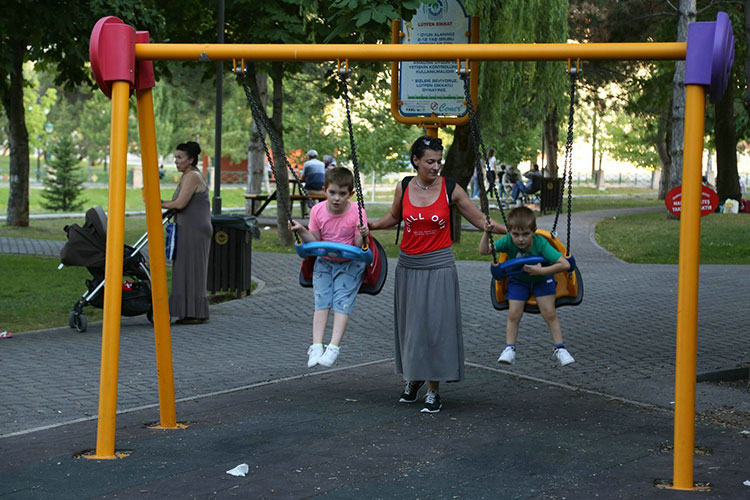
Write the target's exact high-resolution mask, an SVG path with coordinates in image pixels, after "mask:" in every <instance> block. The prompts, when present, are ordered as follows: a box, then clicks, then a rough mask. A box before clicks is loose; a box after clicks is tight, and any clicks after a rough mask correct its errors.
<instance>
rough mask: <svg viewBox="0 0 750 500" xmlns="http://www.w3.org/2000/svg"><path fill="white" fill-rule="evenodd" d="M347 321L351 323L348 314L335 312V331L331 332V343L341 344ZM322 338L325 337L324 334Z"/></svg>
mask: <svg viewBox="0 0 750 500" xmlns="http://www.w3.org/2000/svg"><path fill="white" fill-rule="evenodd" d="M316 312H317V311H316ZM347 323H349V315H348V314H344V313H340V312H336V311H334V312H333V333H332V334H331V344H333V345H335V346H340V345H341V339H342V338H343V336H344V332H345V331H346V325H347ZM321 338H323V337H322V334H321Z"/></svg>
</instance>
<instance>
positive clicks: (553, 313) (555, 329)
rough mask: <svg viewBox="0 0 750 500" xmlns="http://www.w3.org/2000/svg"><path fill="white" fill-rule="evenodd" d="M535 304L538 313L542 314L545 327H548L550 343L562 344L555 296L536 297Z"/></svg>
mask: <svg viewBox="0 0 750 500" xmlns="http://www.w3.org/2000/svg"><path fill="white" fill-rule="evenodd" d="M536 303H537V304H539V311H540V312H541V313H542V318H544V321H546V322H547V326H549V332H550V334H551V335H552V341H553V342H554V343H555V344H562V343H563V335H562V327H561V326H560V318H558V316H557V309H555V296H554V295H544V296H542V297H537V298H536Z"/></svg>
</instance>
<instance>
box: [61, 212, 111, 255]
mask: <svg viewBox="0 0 750 500" xmlns="http://www.w3.org/2000/svg"><path fill="white" fill-rule="evenodd" d="M65 232H66V233H67V234H68V242H67V243H65V245H64V246H63V247H62V250H60V261H61V262H62V263H63V264H65V265H66V266H83V267H93V268H103V267H104V263H105V260H106V249H107V215H106V214H105V213H104V210H103V209H102V207H98V206H97V207H93V208H90V209H89V210H88V211H87V212H86V222H84V224H83V227H81V226H79V225H78V224H73V225H71V226H65Z"/></svg>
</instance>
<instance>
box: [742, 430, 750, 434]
mask: <svg viewBox="0 0 750 500" xmlns="http://www.w3.org/2000/svg"><path fill="white" fill-rule="evenodd" d="M740 434H750V431H740Z"/></svg>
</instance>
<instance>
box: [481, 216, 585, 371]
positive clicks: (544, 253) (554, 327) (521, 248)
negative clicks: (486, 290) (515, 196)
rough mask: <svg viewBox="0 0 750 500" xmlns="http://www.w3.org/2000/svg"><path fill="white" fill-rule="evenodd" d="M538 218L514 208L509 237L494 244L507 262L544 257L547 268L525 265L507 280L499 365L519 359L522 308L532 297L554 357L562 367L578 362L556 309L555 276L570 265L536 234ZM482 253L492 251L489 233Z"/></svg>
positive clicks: (485, 238) (482, 243)
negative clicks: (517, 349) (570, 347)
mask: <svg viewBox="0 0 750 500" xmlns="http://www.w3.org/2000/svg"><path fill="white" fill-rule="evenodd" d="M535 231H536V217H535V216H534V212H532V211H531V210H530V209H528V208H526V207H518V208H514V209H513V210H511V211H510V213H509V214H508V234H507V235H506V236H504V237H503V238H501V239H499V240H498V241H496V242H494V243H495V249H496V250H497V251H498V252H504V253H506V254H508V259H515V258H516V257H527V256H541V257H543V258H544V259H545V260H546V261H547V264H546V265H542V264H535V265H528V264H527V265H524V266H523V272H522V273H520V274H515V275H511V276H509V277H508V289H507V291H506V293H505V297H506V298H507V299H508V322H507V325H506V331H505V342H506V345H505V349H504V350H503V352H502V354H501V355H500V357H499V358H498V360H497V361H498V362H499V363H503V364H507V365H512V364H513V363H514V362H515V360H516V339H517V338H518V326H519V325H520V323H521V317H522V316H523V309H524V306H525V305H526V300H528V298H529V296H530V295H531V294H533V295H534V297H536V302H537V304H538V305H539V311H540V312H541V313H542V318H544V321H546V322H547V326H548V327H549V331H550V334H552V341H553V342H554V344H555V348H554V351H553V355H554V357H555V358H556V359H557V360H558V361H559V362H560V364H561V365H562V366H565V365H569V364H570V363H573V362H574V361H575V359H574V358H573V356H571V355H570V353H569V352H568V351H567V349H565V343H564V342H563V336H562V329H561V327H560V319H559V318H558V317H557V310H556V309H555V292H556V289H557V284H556V283H555V278H554V274H555V273H559V272H564V271H567V270H568V269H570V263H569V262H568V259H566V258H565V256H564V255H563V254H561V253H560V252H558V251H557V250H556V249H555V248H553V247H552V245H550V244H549V242H548V241H547V239H546V238H544V236H540V235H538V234H535ZM479 253H480V254H481V255H489V254H490V253H492V252H491V249H490V245H489V240H488V238H487V233H486V232H485V233H484V234H482V239H481V240H480V241H479Z"/></svg>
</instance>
